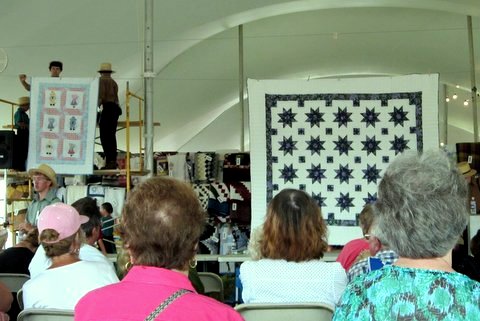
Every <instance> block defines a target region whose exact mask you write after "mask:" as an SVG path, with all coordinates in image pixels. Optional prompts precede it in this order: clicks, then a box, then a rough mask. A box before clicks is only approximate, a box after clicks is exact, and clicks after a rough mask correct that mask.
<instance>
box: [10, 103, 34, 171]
mask: <svg viewBox="0 0 480 321" xmlns="http://www.w3.org/2000/svg"><path fill="white" fill-rule="evenodd" d="M18 105H19V107H18V109H17V111H16V112H15V115H14V116H13V120H14V127H15V129H16V130H17V137H16V144H15V149H14V154H15V157H14V158H13V159H14V162H15V164H14V165H13V168H15V169H16V170H19V171H25V169H26V167H25V166H26V165H25V164H26V161H27V156H28V135H29V134H28V132H29V126H30V118H29V117H28V114H27V111H28V110H29V109H30V98H29V97H20V98H19V99H18Z"/></svg>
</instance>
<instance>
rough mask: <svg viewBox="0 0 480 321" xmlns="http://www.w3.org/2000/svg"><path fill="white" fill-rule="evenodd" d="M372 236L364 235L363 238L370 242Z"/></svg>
mask: <svg viewBox="0 0 480 321" xmlns="http://www.w3.org/2000/svg"><path fill="white" fill-rule="evenodd" d="M370 236H371V235H370V234H364V235H363V238H364V239H366V240H367V241H368V240H370Z"/></svg>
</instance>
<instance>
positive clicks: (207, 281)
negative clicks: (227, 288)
mask: <svg viewBox="0 0 480 321" xmlns="http://www.w3.org/2000/svg"><path fill="white" fill-rule="evenodd" d="M198 277H199V278H200V281H202V284H203V287H204V288H205V294H206V295H210V294H212V293H217V294H218V300H219V301H222V302H223V299H224V298H223V281H222V279H221V278H220V277H219V276H218V275H217V274H215V273H211V272H198Z"/></svg>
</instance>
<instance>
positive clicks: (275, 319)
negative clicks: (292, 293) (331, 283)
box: [235, 303, 333, 321]
mask: <svg viewBox="0 0 480 321" xmlns="http://www.w3.org/2000/svg"><path fill="white" fill-rule="evenodd" d="M235 310H237V311H238V312H239V313H240V314H241V315H242V317H243V318H244V319H245V321H292V320H301V321H331V320H332V316H333V307H331V306H329V305H327V304H323V303H290V304H282V303H272V304H270V303H248V304H240V305H237V306H236V307H235Z"/></svg>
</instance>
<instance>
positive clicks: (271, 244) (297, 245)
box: [259, 189, 327, 262]
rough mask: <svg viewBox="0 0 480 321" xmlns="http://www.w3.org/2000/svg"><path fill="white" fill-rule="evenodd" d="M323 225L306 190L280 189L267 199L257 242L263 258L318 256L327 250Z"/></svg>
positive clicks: (325, 228) (295, 259) (316, 208)
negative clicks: (260, 234) (271, 197)
mask: <svg viewBox="0 0 480 321" xmlns="http://www.w3.org/2000/svg"><path fill="white" fill-rule="evenodd" d="M326 237H327V227H326V225H325V222H324V220H323V217H322V213H321V211H320V207H319V206H318V204H317V203H316V201H315V200H314V199H313V198H312V197H311V196H309V195H308V194H307V193H305V192H303V191H300V190H296V189H284V190H282V191H281V192H280V193H278V194H277V195H276V196H275V197H274V198H273V199H272V200H271V202H270V204H269V206H268V211H267V217H266V219H265V223H264V225H263V235H262V239H261V240H260V242H259V246H260V255H261V257H263V258H270V259H284V260H287V261H295V262H301V261H308V260H313V259H320V258H322V257H323V253H324V252H325V251H326V250H327V241H326Z"/></svg>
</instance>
